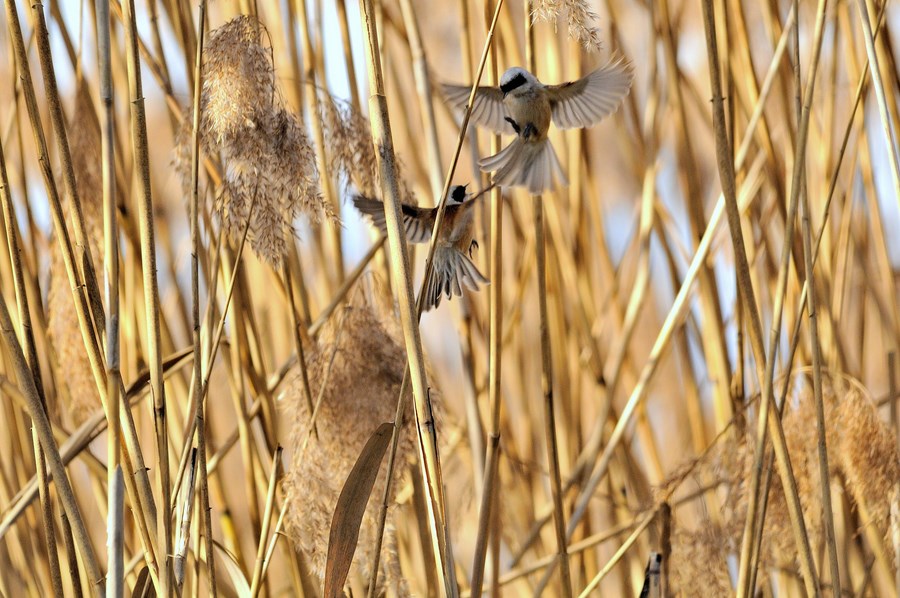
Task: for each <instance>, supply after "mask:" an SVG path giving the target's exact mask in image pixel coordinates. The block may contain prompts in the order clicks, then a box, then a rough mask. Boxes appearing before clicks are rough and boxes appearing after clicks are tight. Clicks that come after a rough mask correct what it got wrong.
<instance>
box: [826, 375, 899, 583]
mask: <svg viewBox="0 0 900 598" xmlns="http://www.w3.org/2000/svg"><path fill="white" fill-rule="evenodd" d="M842 394H843V396H842V397H841V398H840V400H838V401H837V404H836V405H834V402H835V396H834V395H832V396H830V397H828V398H829V399H831V400H830V401H829V403H831V405H830V406H831V407H832V410H831V413H830V417H829V421H828V427H829V438H835V439H836V442H833V443H832V445H831V446H829V447H828V449H829V450H828V459H829V462H833V463H834V466H833V467H834V468H835V469H837V470H838V471H839V472H840V473H841V475H842V476H843V478H844V480H845V485H846V486H847V489H848V490H849V491H850V494H851V495H852V496H853V500H854V501H855V502H856V503H857V504H865V505H866V507H867V508H868V510H869V513H870V514H871V516H872V518H873V521H872V522H871V524H872V525H875V526H876V527H877V528H878V532H879V534H880V535H881V536H882V537H883V538H884V539H885V540H886V541H885V548H886V549H887V550H888V551H889V556H890V557H892V559H893V561H894V563H895V566H898V565H897V558H898V555H897V554H895V553H894V542H893V541H892V539H891V535H892V531H891V526H892V520H891V508H892V503H896V502H897V498H898V497H897V487H898V485H900V449H898V447H897V442H896V440H895V436H894V434H893V432H892V431H891V428H890V427H889V426H888V425H887V424H886V423H885V422H884V421H883V420H882V419H881V418H879V416H878V410H877V408H876V406H875V403H874V402H873V401H872V400H871V399H870V398H869V397H867V396H864V395H863V393H862V392H860V391H859V390H858V389H856V388H855V387H851V388H849V389H847V390H846V391H844V392H843V393H842ZM828 415H829V413H828V412H826V416H828ZM895 524H896V522H894V523H893V525H895Z"/></svg>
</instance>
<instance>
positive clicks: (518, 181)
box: [478, 137, 568, 195]
mask: <svg viewBox="0 0 900 598" xmlns="http://www.w3.org/2000/svg"><path fill="white" fill-rule="evenodd" d="M478 165H479V167H481V170H482V172H493V173H494V182H495V183H498V184H499V185H502V186H504V187H525V188H526V189H528V191H529V192H530V193H532V194H535V195H536V194H538V193H543V192H544V191H549V190H551V189H552V188H553V182H554V180H555V181H556V182H558V183H559V184H560V185H562V186H566V185H568V181H567V180H566V175H565V173H563V169H562V166H561V165H560V163H559V158H557V157H556V152H555V151H553V146H552V145H551V144H550V140H549V139H545V140H543V141H540V142H537V143H535V142H526V141H524V140H523V139H522V138H520V137H517V138H516V139H514V140H513V142H512V143H510V144H509V145H507V146H506V147H505V148H503V149H502V150H500V151H499V152H497V153H496V154H494V155H493V156H488V157H487V158H483V159H482V160H481V161H480V162H479V163H478Z"/></svg>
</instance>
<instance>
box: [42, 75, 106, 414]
mask: <svg viewBox="0 0 900 598" xmlns="http://www.w3.org/2000/svg"><path fill="white" fill-rule="evenodd" d="M82 85H83V82H79V83H78V86H79V87H78V89H77V90H76V93H75V109H74V115H73V117H72V119H71V120H70V122H69V127H68V129H67V130H66V133H67V137H68V140H69V150H70V153H71V155H72V167H73V168H74V170H75V185H76V187H77V189H78V197H79V201H80V202H81V209H82V212H83V213H84V225H85V228H86V230H87V233H88V241H89V244H90V246H91V247H90V250H91V255H92V256H93V260H94V267H95V268H97V269H99V268H100V267H101V265H102V263H103V190H102V189H103V187H102V175H101V172H100V162H99V160H98V159H97V157H98V156H99V155H100V128H99V125H98V123H97V120H96V118H95V117H94V116H91V114H92V113H93V110H94V108H93V106H91V104H90V97H89V96H88V94H87V92H86V90H84V89H82V88H81V86H82ZM70 237H71V238H72V241H73V249H74V250H75V259H76V260H79V259H80V257H81V256H80V253H79V250H78V248H77V247H75V246H74V235H73V234H71V231H70ZM96 275H97V277H98V280H102V274H101V273H100V271H99V270H98V271H97V272H96ZM47 312H48V318H49V322H48V325H49V334H50V342H51V343H53V348H54V350H55V351H56V357H57V360H58V362H59V363H58V367H57V369H56V371H57V373H58V376H57V382H58V383H59V384H60V385H63V386H65V387H66V389H67V391H68V394H69V403H68V409H69V413H70V414H71V416H72V419H73V420H74V421H75V423H76V424H81V423H82V422H83V421H84V420H85V419H86V418H87V417H88V415H90V414H91V412H92V411H94V410H95V409H97V408H99V407H100V398H99V395H98V392H97V385H96V383H95V382H94V375H93V373H92V372H91V363H90V361H89V360H88V356H87V351H85V348H84V341H83V339H82V337H81V328H80V327H79V325H78V315H77V313H76V311H75V303H74V302H73V300H72V287H71V285H70V284H69V278H68V276H67V275H66V266H65V262H64V261H63V256H62V251H61V250H60V248H59V243H58V242H57V240H56V239H52V242H51V244H50V288H49V291H48V293H47ZM51 411H52V407H51Z"/></svg>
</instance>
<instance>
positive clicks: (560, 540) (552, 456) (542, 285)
mask: <svg viewBox="0 0 900 598" xmlns="http://www.w3.org/2000/svg"><path fill="white" fill-rule="evenodd" d="M533 12H534V10H533V0H525V61H526V62H527V63H528V69H529V70H530V71H531V72H532V73H535V74H536V73H537V56H536V55H535V51H534V50H535V48H534V28H533V27H532V23H531V15H532V13H533ZM532 204H533V207H534V245H535V259H536V263H537V268H536V269H537V281H538V305H539V309H540V337H541V391H542V395H543V398H544V433H545V435H546V439H547V462H548V464H549V466H550V490H551V494H552V495H553V523H554V530H555V532H556V550H557V555H558V557H557V558H558V559H559V564H560V568H559V571H560V585H561V587H562V595H563V596H571V595H572V576H571V573H570V571H569V554H568V551H567V550H566V544H567V542H566V519H565V512H564V506H563V492H562V480H561V475H560V471H559V446H558V441H557V437H556V413H555V405H554V397H553V354H552V348H551V346H550V327H549V326H550V325H549V322H548V316H547V258H546V250H547V247H546V240H545V238H544V235H545V231H544V199H543V197H542V196H541V195H534V196H533V197H532ZM609 400H611V397H610V399H609Z"/></svg>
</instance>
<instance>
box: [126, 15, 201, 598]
mask: <svg viewBox="0 0 900 598" xmlns="http://www.w3.org/2000/svg"><path fill="white" fill-rule="evenodd" d="M123 8H124V9H125V10H124V18H125V37H126V53H127V61H128V86H129V91H130V93H131V102H130V105H131V141H132V145H133V150H134V159H135V166H136V171H137V172H136V174H137V176H138V177H139V184H138V185H137V186H136V189H137V192H138V206H139V207H138V216H139V226H140V234H141V268H142V271H143V284H144V295H145V297H144V302H145V304H146V309H145V314H146V318H147V323H146V325H147V358H148V361H149V369H150V394H151V396H152V397H153V416H154V425H155V428H156V451H157V458H158V462H159V486H160V504H161V505H162V509H161V510H160V513H159V516H158V517H157V528H158V529H157V534H158V537H159V547H160V552H161V553H162V554H161V555H160V560H161V561H162V562H161V563H160V570H159V575H160V583H161V589H162V590H163V591H164V592H165V593H166V594H167V595H168V594H169V593H170V592H171V589H172V588H171V575H170V568H171V554H172V517H171V514H170V511H169V504H170V503H171V484H170V480H169V444H168V434H167V429H166V426H167V424H166V421H167V419H166V394H165V386H164V384H163V378H162V349H161V347H160V312H161V307H160V303H159V286H158V281H157V278H156V243H155V240H154V227H153V200H152V196H151V190H150V147H149V143H148V139H147V117H146V114H145V108H144V94H143V84H142V82H141V61H140V56H139V54H138V42H137V37H138V32H137V21H136V18H135V12H134V0H128V1H127V2H125V3H124V6H123ZM198 54H199V53H198Z"/></svg>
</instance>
